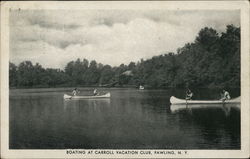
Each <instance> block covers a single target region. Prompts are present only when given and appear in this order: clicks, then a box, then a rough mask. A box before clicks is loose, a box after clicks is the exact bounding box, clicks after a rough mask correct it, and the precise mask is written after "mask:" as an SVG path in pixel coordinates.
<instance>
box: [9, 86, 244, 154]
mask: <svg viewBox="0 0 250 159" xmlns="http://www.w3.org/2000/svg"><path fill="white" fill-rule="evenodd" d="M79 89H80V91H81V94H83V95H87V94H91V93H92V91H93V88H79ZM71 90H72V89H71V88H56V89H54V88H49V89H12V90H10V105H9V113H10V114H9V124H10V129H9V146H10V149H65V148H67V149H69V148H72V149H74V148H81V149H240V145H241V142H240V140H241V138H240V110H239V109H236V108H231V109H229V110H228V109H224V107H211V108H210V107H206V108H202V107H201V108H196V109H191V108H190V109H188V108H187V109H182V110H179V111H171V105H170V101H169V98H170V97H171V96H172V95H174V96H176V97H179V98H184V96H185V90H184V89H169V90H137V89H125V88H123V89H122V88H102V89H99V90H100V91H106V92H110V93H111V98H110V99H85V100H64V99H63V94H64V93H71ZM193 92H194V98H195V99H218V98H219V90H216V89H197V90H193ZM230 95H231V96H232V97H237V96H239V95H240V90H239V89H232V90H230Z"/></svg>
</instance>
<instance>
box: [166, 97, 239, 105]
mask: <svg viewBox="0 0 250 159" xmlns="http://www.w3.org/2000/svg"><path fill="white" fill-rule="evenodd" d="M170 103H171V104H178V105H181V104H223V103H240V97H237V98H233V99H230V100H226V101H224V102H223V101H222V100H185V99H179V98H176V97H174V96H172V97H170Z"/></svg>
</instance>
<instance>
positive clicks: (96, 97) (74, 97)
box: [63, 93, 111, 99]
mask: <svg viewBox="0 0 250 159" xmlns="http://www.w3.org/2000/svg"><path fill="white" fill-rule="evenodd" d="M110 96H111V95H110V93H106V94H104V95H96V96H71V95H68V94H64V96H63V98H64V99H99V98H110Z"/></svg>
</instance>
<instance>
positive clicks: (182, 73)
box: [9, 25, 240, 88]
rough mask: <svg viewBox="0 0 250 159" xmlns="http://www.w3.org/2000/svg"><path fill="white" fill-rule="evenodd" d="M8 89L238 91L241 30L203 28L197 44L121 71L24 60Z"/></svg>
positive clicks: (93, 63)
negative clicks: (191, 88)
mask: <svg viewBox="0 0 250 159" xmlns="http://www.w3.org/2000/svg"><path fill="white" fill-rule="evenodd" d="M9 82H10V87H60V86H73V87H75V86H110V87H112V86H138V85H144V86H146V87H148V88H149V87H150V88H164V87H187V86H195V87H240V28H237V27H235V26H233V25H228V26H227V30H226V32H223V33H221V34H219V33H218V32H217V31H216V30H214V29H212V28H207V27H205V28H203V29H201V30H200V32H199V34H198V36H197V37H196V39H195V41H194V42H193V43H188V44H186V45H185V46H184V47H182V48H179V49H177V52H176V53H167V54H164V55H160V56H155V57H152V58H151V59H148V60H143V59H142V60H141V61H139V62H137V63H134V62H131V63H130V64H129V65H124V64H121V65H120V66H119V67H111V66H110V65H103V64H100V63H97V62H96V61H90V62H89V61H88V60H86V59H83V60H80V59H77V60H76V61H71V62H69V63H68V64H67V65H66V67H65V69H64V70H60V69H50V68H49V69H45V68H43V67H42V66H41V65H39V64H38V63H37V64H35V65H33V64H32V63H31V62H30V61H24V62H22V63H20V64H19V65H18V66H16V65H15V64H13V63H10V66H9Z"/></svg>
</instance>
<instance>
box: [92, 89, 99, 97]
mask: <svg viewBox="0 0 250 159" xmlns="http://www.w3.org/2000/svg"><path fill="white" fill-rule="evenodd" d="M93 94H94V96H96V95H98V92H97V89H96V88H95V89H94V91H93Z"/></svg>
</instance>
